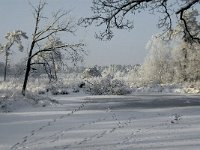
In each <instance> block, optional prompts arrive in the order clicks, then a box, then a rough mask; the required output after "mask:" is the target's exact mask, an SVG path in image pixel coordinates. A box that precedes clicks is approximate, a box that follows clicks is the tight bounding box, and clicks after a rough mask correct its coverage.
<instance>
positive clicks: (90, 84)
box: [85, 76, 131, 95]
mask: <svg viewBox="0 0 200 150" xmlns="http://www.w3.org/2000/svg"><path fill="white" fill-rule="evenodd" d="M85 89H86V91H87V92H88V93H90V94H92V95H125V94H130V93H131V89H130V87H129V86H127V85H126V84H125V83H124V82H123V81H120V80H117V79H113V78H112V77H111V76H106V77H103V78H95V79H93V80H89V81H87V84H86V87H85Z"/></svg>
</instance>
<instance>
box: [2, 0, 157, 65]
mask: <svg viewBox="0 0 200 150" xmlns="http://www.w3.org/2000/svg"><path fill="white" fill-rule="evenodd" d="M29 1H31V0H29ZM91 1H92V0H47V2H48V5H47V7H46V9H45V10H46V13H47V14H48V13H51V12H52V11H56V10H57V9H64V10H71V15H72V16H74V17H75V18H77V19H79V18H80V17H84V16H90V15H91V12H90V7H91V5H92V2H91ZM31 2H32V3H33V2H34V3H37V2H38V0H34V1H33V0H32V1H31ZM0 16H1V23H0V42H1V43H2V42H3V38H4V35H5V33H6V32H8V31H13V30H16V29H21V30H23V31H25V32H27V33H28V35H29V36H30V35H31V33H32V31H33V26H34V19H33V16H32V8H31V6H30V5H29V3H28V0H0ZM132 17H134V22H135V29H133V30H131V31H125V30H120V31H116V32H115V37H114V38H113V39H112V40H111V41H106V42H105V41H99V40H97V39H95V38H94V34H95V32H98V29H97V28H95V27H93V26H92V27H89V28H86V29H85V28H80V29H79V30H78V32H77V39H78V40H83V41H84V42H85V43H86V44H87V47H86V48H85V49H86V50H87V51H88V52H89V53H88V54H89V55H88V56H87V57H86V60H85V64H86V65H87V66H88V65H89V66H90V65H109V64H136V63H142V62H143V60H144V58H145V56H146V55H147V50H146V49H145V45H146V43H147V41H148V40H149V39H150V38H151V36H152V34H154V33H157V32H158V29H157V27H156V23H157V19H158V18H156V16H153V15H149V14H145V13H143V14H139V15H137V16H132ZM0 61H2V60H0Z"/></svg>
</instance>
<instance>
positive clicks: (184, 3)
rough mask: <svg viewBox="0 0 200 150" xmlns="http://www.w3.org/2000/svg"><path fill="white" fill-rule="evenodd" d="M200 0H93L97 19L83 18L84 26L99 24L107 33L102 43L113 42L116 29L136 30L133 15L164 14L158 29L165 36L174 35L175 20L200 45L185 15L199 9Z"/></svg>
mask: <svg viewBox="0 0 200 150" xmlns="http://www.w3.org/2000/svg"><path fill="white" fill-rule="evenodd" d="M199 4H200V0H175V1H171V0H93V6H92V11H93V14H94V15H93V16H92V17H89V18H82V19H81V20H80V24H84V25H85V26H88V25H91V24H92V23H94V22H95V24H96V25H97V26H104V30H103V31H102V32H100V34H98V35H97V37H98V38H100V39H107V40H110V39H111V38H112V37H113V29H114V28H117V29H132V28H133V27H134V26H133V25H134V24H133V20H132V19H131V17H130V15H134V14H136V13H138V12H142V11H144V10H148V11H150V13H160V14H161V18H160V19H159V21H158V27H159V28H163V30H164V32H168V31H172V27H173V25H174V23H176V22H177V21H174V19H173V18H174V16H177V19H178V21H181V22H183V25H184V26H183V29H184V34H185V35H187V36H188V35H189V37H190V38H191V39H192V41H195V42H199V43H200V38H199V37H197V36H196V35H193V34H192V33H191V31H190V29H189V27H188V24H187V20H186V19H185V18H184V14H185V12H186V11H187V10H191V9H193V7H195V6H199Z"/></svg>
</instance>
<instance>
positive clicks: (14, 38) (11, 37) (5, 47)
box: [0, 30, 28, 81]
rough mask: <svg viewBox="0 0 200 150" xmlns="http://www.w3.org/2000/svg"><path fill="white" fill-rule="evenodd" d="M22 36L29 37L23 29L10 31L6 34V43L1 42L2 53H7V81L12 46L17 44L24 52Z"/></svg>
mask: <svg viewBox="0 0 200 150" xmlns="http://www.w3.org/2000/svg"><path fill="white" fill-rule="evenodd" d="M22 38H24V39H28V37H27V35H26V33H25V32H23V31H21V30H16V31H13V32H8V33H6V36H5V39H6V43H5V44H0V51H1V53H4V55H5V67H4V81H6V77H7V68H8V62H9V56H10V55H11V54H12V52H11V47H12V46H13V45H14V44H15V45H17V47H18V49H19V51H21V52H22V51H23V49H24V47H23V45H22V41H21V39H22Z"/></svg>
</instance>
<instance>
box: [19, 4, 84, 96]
mask: <svg viewBox="0 0 200 150" xmlns="http://www.w3.org/2000/svg"><path fill="white" fill-rule="evenodd" d="M46 5H47V3H46V2H45V1H40V3H39V4H38V5H37V6H36V7H34V6H33V10H34V19H35V27H34V32H33V34H32V39H31V44H30V48H29V51H28V57H27V62H26V72H25V78H24V83H23V87H22V94H23V95H25V92H26V87H27V82H28V78H29V75H30V71H31V70H32V69H33V68H34V66H35V65H44V67H47V66H48V65H50V62H49V61H48V60H47V59H51V60H53V61H55V60H56V57H55V55H56V54H57V53H62V55H63V56H64V55H66V59H70V60H71V61H72V62H74V63H75V62H77V61H80V60H82V58H83V53H84V50H83V46H84V44H83V43H81V42H77V43H68V42H67V41H64V40H61V39H59V38H58V37H64V36H69V35H70V34H71V35H74V33H75V31H76V24H75V23H74V21H73V20H72V19H71V18H70V17H69V16H68V14H69V12H62V11H58V12H56V13H54V14H53V16H52V17H51V18H48V17H45V16H44V8H45V6H46ZM57 39H59V40H57ZM59 55H60V54H59ZM52 58H53V59H52ZM54 67H55V66H54Z"/></svg>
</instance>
